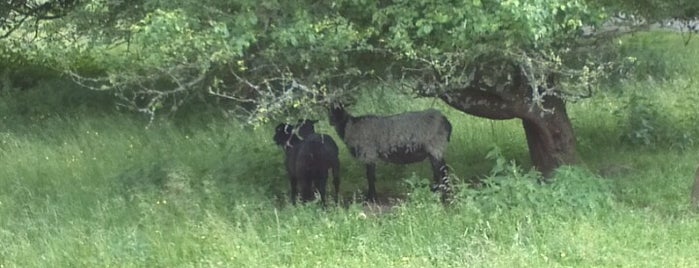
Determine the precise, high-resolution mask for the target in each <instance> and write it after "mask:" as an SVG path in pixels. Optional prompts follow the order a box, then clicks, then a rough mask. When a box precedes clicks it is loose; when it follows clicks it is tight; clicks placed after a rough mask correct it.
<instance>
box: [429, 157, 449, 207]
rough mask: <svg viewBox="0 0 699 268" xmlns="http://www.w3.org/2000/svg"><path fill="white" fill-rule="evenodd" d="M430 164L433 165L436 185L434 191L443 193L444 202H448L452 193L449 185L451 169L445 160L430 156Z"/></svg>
mask: <svg viewBox="0 0 699 268" xmlns="http://www.w3.org/2000/svg"><path fill="white" fill-rule="evenodd" d="M430 163H431V164H432V177H433V178H434V183H435V185H434V186H433V187H432V190H433V191H436V190H439V191H440V192H442V202H446V201H447V199H448V195H449V193H450V192H451V186H450V185H449V168H448V167H447V164H446V163H445V162H444V160H443V159H438V158H436V157H433V156H430Z"/></svg>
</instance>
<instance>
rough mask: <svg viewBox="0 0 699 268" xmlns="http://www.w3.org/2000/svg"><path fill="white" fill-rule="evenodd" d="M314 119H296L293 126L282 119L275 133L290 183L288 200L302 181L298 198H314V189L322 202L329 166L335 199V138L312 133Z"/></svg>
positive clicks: (337, 170) (337, 178) (337, 169)
mask: <svg viewBox="0 0 699 268" xmlns="http://www.w3.org/2000/svg"><path fill="white" fill-rule="evenodd" d="M315 122H317V121H312V120H299V122H298V124H297V125H296V126H294V125H291V124H287V123H281V124H279V125H278V126H277V128H276V131H275V134H274V142H275V143H276V144H277V145H279V146H280V147H282V148H283V149H284V154H285V165H286V171H287V172H288V174H289V182H290V184H291V185H290V186H291V202H292V204H296V196H297V195H298V188H297V187H298V186H297V184H298V183H299V182H300V184H301V201H303V202H307V201H311V200H313V198H314V191H315V190H318V192H319V193H320V198H321V203H322V204H323V206H325V192H326V190H325V188H326V184H327V181H328V170H329V169H332V172H333V185H334V186H335V199H334V200H335V203H337V201H338V192H339V191H340V160H339V158H338V148H337V144H335V141H334V140H333V139H332V138H331V137H330V136H328V135H325V134H318V133H315V128H314V126H313V124H314V123H315Z"/></svg>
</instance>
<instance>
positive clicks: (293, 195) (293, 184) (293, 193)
mask: <svg viewBox="0 0 699 268" xmlns="http://www.w3.org/2000/svg"><path fill="white" fill-rule="evenodd" d="M289 182H290V184H291V204H292V205H294V206H295V205H296V196H298V188H297V187H296V178H295V177H294V176H289Z"/></svg>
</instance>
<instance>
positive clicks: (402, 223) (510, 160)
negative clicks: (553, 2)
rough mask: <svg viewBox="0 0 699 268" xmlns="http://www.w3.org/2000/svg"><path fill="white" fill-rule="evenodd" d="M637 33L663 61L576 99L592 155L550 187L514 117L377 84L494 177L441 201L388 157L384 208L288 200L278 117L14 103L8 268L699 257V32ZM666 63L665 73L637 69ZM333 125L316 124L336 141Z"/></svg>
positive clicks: (374, 102)
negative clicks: (493, 116) (488, 115)
mask: <svg viewBox="0 0 699 268" xmlns="http://www.w3.org/2000/svg"><path fill="white" fill-rule="evenodd" d="M625 42H628V44H629V45H627V46H626V49H627V51H626V53H627V54H628V55H631V56H637V57H639V59H642V60H643V59H654V60H656V61H641V62H640V63H639V67H638V70H637V72H638V73H639V74H641V75H639V76H638V77H637V78H636V79H631V80H625V81H620V82H619V83H616V84H615V85H614V87H613V88H605V89H604V90H602V91H601V92H599V94H597V95H595V96H594V97H593V98H591V99H586V100H582V101H580V102H578V103H571V104H570V105H569V109H570V115H571V118H572V120H573V124H574V127H575V130H576V132H577V134H578V150H579V152H580V156H581V159H582V160H583V163H582V164H581V165H580V166H578V167H564V168H562V169H560V171H559V172H558V174H557V176H556V177H555V179H554V182H553V183H551V184H549V185H543V186H542V185H539V184H537V183H536V180H537V177H536V174H534V173H532V172H530V164H529V159H528V152H527V148H526V142H525V141H524V135H523V130H522V128H521V124H520V123H519V122H518V121H490V120H485V119H480V118H475V117H472V116H468V115H465V114H462V113H460V112H458V111H456V110H453V109H450V108H448V107H447V106H444V105H443V104H441V103H440V102H436V101H432V100H418V101H410V100H408V99H405V98H400V97H397V96H395V95H392V94H390V93H385V92H383V91H378V90H375V91H370V92H367V93H366V94H365V95H364V96H363V97H362V98H360V104H359V105H358V106H356V107H354V108H355V109H354V110H355V113H358V114H359V113H369V112H371V113H393V112H398V111H403V110H414V109H421V108H426V107H436V108H438V109H440V110H442V111H444V113H445V114H446V115H447V117H449V119H450V120H451V122H452V123H453V125H454V131H453V137H452V142H451V143H450V147H449V151H448V153H447V161H448V163H449V164H450V165H451V167H452V169H453V171H454V174H455V176H456V179H457V181H460V182H462V183H464V182H467V181H469V180H471V179H473V178H478V179H483V180H485V181H486V182H487V183H488V184H490V186H489V187H485V188H483V189H480V190H473V189H467V188H465V187H464V186H463V185H461V186H462V187H461V189H460V191H459V192H458V194H457V196H456V201H455V202H454V204H453V205H451V206H449V207H447V208H445V207H443V206H442V205H441V204H440V203H439V200H438V198H439V197H438V196H437V195H435V194H433V193H431V192H430V191H429V189H427V188H426V187H421V186H420V185H423V184H426V183H427V182H428V177H429V174H430V171H429V167H428V164H427V163H423V164H416V165H412V166H395V165H380V166H379V167H378V170H377V177H378V182H377V187H378V189H377V190H378V192H379V194H380V195H383V196H385V197H386V196H391V197H396V196H399V197H401V198H402V199H403V202H401V203H397V204H395V206H394V207H393V208H391V209H390V211H388V212H386V211H383V212H377V211H375V210H371V209H368V208H366V207H364V206H362V205H361V204H348V205H346V206H343V207H330V208H329V209H327V210H322V209H320V208H319V206H318V205H317V204H310V205H307V206H298V207H292V206H289V205H288V204H287V201H286V199H287V197H286V196H285V195H286V192H287V191H288V183H287V179H286V173H285V170H284V168H283V165H282V163H283V157H282V152H281V150H280V149H279V148H276V147H275V146H274V144H273V143H272V140H271V137H272V135H273V127H274V125H276V124H270V125H267V126H262V127H259V128H251V127H249V126H245V125H242V124H240V123H236V122H233V121H231V120H223V119H212V120H203V121H197V120H190V121H187V122H173V121H167V120H163V121H156V122H155V123H154V124H152V125H150V126H148V127H146V126H147V120H144V119H143V118H141V117H139V116H134V115H127V114H118V113H109V112H94V111H93V109H94V107H91V106H89V105H87V107H82V108H79V109H74V110H71V112H70V113H61V110H60V109H63V108H61V105H60V104H61V103H68V102H71V101H75V98H72V97H66V99H61V100H56V101H55V102H51V101H49V103H48V104H47V103H42V101H40V100H41V99H40V96H31V95H30V96H24V95H21V94H20V95H12V96H9V95H8V96H4V97H3V99H2V100H3V101H2V104H1V105H0V110H2V113H3V114H2V123H0V127H2V128H1V129H0V163H1V164H0V165H1V166H2V168H1V169H0V241H2V242H0V243H1V244H2V246H0V267H1V268H5V267H611V266H613V267H696V266H697V265H699V255H697V248H699V239H698V238H699V218H698V217H697V214H696V213H694V212H693V210H692V209H691V208H690V206H689V192H690V187H691V185H692V182H693V177H692V176H693V174H694V171H695V170H696V168H697V164H698V163H699V154H697V151H699V144H697V141H695V140H696V139H697V138H699V109H697V108H696V103H697V101H699V99H698V97H697V96H699V82H698V81H696V80H695V78H696V77H699V76H698V75H699V71H697V70H699V64H697V62H699V42H698V41H697V40H693V41H692V42H690V45H689V46H687V47H685V46H683V44H682V42H681V39H680V38H678V37H677V36H674V35H672V34H657V33H656V34H648V35H639V36H636V37H630V38H629V39H627V40H625ZM649 43H653V44H654V45H653V46H651V47H650V48H649V47H647V46H643V44H649ZM644 68H645V69H644ZM656 71H662V72H666V75H667V77H669V78H667V79H663V80H658V79H648V78H647V77H644V76H643V75H642V74H643V73H649V72H656ZM18 94H19V93H18ZM23 94H29V93H23ZM18 99H21V100H22V101H27V100H34V102H33V103H30V104H31V105H29V104H27V106H30V107H32V108H31V109H28V110H27V109H26V108H21V107H22V105H21V104H17V103H16V102H17V100H18ZM80 101H84V100H80ZM52 103H53V104H52ZM56 103H57V104H56ZM42 107H43V108H42ZM322 119H323V121H322V122H321V124H320V126H319V127H318V131H319V132H325V133H328V134H331V135H332V136H333V137H335V138H336V140H337V141H338V142H339V139H338V138H337V136H336V135H335V133H334V130H332V129H331V128H330V126H328V125H327V121H326V120H325V118H322ZM340 147H341V152H340V157H341V159H340V160H341V161H342V179H343V181H342V190H343V192H342V195H343V199H344V200H351V199H353V198H354V197H355V196H356V197H357V198H360V197H361V194H362V192H363V191H364V189H365V187H366V182H365V179H364V170H363V168H362V166H361V165H360V164H359V163H358V161H356V160H354V159H352V158H351V157H350V156H349V153H348V152H347V150H346V148H345V147H344V144H341V143H340ZM487 156H488V157H487Z"/></svg>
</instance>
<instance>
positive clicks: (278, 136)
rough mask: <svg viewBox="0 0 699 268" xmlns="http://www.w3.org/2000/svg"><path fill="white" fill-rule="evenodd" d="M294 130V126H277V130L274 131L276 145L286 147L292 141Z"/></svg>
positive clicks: (285, 124) (283, 124) (284, 124)
mask: <svg viewBox="0 0 699 268" xmlns="http://www.w3.org/2000/svg"><path fill="white" fill-rule="evenodd" d="M293 130H294V126H292V125H289V124H287V123H281V124H279V125H277V128H276V129H275V131H274V143H276V144H277V145H279V146H285V145H286V144H287V142H289V140H290V139H291V135H293V134H294V133H293Z"/></svg>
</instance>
